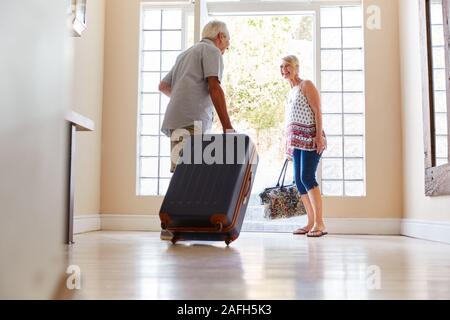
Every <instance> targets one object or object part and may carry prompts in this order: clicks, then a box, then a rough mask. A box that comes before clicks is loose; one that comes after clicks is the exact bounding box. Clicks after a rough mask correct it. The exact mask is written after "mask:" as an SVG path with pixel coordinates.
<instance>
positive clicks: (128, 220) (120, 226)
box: [101, 214, 161, 231]
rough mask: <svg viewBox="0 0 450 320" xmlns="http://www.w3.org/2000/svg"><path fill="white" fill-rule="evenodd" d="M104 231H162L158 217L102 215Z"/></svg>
mask: <svg viewBox="0 0 450 320" xmlns="http://www.w3.org/2000/svg"><path fill="white" fill-rule="evenodd" d="M101 219H102V224H101V229H102V230H108V231H161V221H160V220H159V216H158V215H136V214H101Z"/></svg>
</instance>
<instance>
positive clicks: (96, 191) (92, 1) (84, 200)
mask: <svg viewBox="0 0 450 320" xmlns="http://www.w3.org/2000/svg"><path fill="white" fill-rule="evenodd" d="M86 14H87V28H86V30H84V32H83V33H82V36H81V37H73V38H71V39H70V43H71V45H72V47H73V61H74V63H73V68H74V69H73V85H72V87H73V96H72V99H73V102H72V104H71V108H72V109H73V110H74V111H76V112H78V113H80V114H82V115H84V116H85V117H88V118H90V119H92V120H93V121H94V124H95V130H94V131H93V132H78V133H77V150H76V167H75V172H76V176H75V203H74V214H75V216H80V215H92V214H99V213H100V194H101V192H100V181H101V180H100V179H101V151H102V106H103V48H104V36H105V33H104V31H105V30H104V28H105V0H89V1H87V9H86Z"/></svg>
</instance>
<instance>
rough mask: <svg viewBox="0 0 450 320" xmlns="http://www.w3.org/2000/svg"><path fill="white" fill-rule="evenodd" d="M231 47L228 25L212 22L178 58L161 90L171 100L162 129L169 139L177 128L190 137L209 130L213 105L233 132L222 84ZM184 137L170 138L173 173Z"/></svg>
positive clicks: (222, 121) (225, 130) (227, 129)
mask: <svg viewBox="0 0 450 320" xmlns="http://www.w3.org/2000/svg"><path fill="white" fill-rule="evenodd" d="M229 45H230V36H229V33H228V29H227V26H226V24H225V23H223V22H221V21H211V22H209V23H208V24H207V25H206V26H205V27H204V28H203V32H202V40H201V41H200V42H198V43H197V44H195V45H194V46H192V47H191V48H189V49H187V50H186V51H184V52H183V53H181V54H180V55H179V56H178V58H177V60H176V62H175V65H174V66H173V67H172V70H170V72H169V73H168V74H167V75H166V76H165V77H164V79H163V80H162V81H161V83H160V84H159V91H161V92H162V93H164V94H165V95H167V96H168V97H170V101H169V104H168V106H167V110H166V114H165V116H164V121H163V123H162V127H161V131H162V132H163V133H164V134H165V135H167V136H169V137H170V136H172V134H173V133H174V131H175V130H177V129H184V131H183V132H185V133H186V134H190V135H192V134H194V133H197V132H198V133H201V132H205V131H207V130H209V129H210V128H211V125H212V121H213V108H212V105H214V107H215V109H216V112H217V114H218V116H219V119H220V122H221V124H222V127H223V131H224V132H230V131H231V132H233V131H234V129H233V127H232V126H231V122H230V118H229V116H228V112H227V107H226V101H225V95H224V92H223V90H222V87H221V85H220V82H221V79H222V72H223V58H222V55H223V54H224V52H225V50H226V49H228V47H229ZM194 124H196V126H194ZM198 124H200V125H198ZM199 127H201V128H199ZM200 130H201V131H200ZM182 138H183V137H182V135H181V137H179V136H178V135H175V134H174V136H173V137H172V138H171V149H172V157H171V161H172V166H171V170H170V171H171V172H174V171H175V167H176V162H177V160H178V156H179V151H178V150H179V149H180V148H179V147H178V148H177V149H175V148H176V147H177V144H178V143H179V142H180V141H182Z"/></svg>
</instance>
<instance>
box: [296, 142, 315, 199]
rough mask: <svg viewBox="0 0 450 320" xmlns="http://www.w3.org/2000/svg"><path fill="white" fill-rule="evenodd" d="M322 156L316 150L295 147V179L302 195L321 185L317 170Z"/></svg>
mask: <svg viewBox="0 0 450 320" xmlns="http://www.w3.org/2000/svg"><path fill="white" fill-rule="evenodd" d="M321 156H322V155H321V154H318V153H317V152H316V151H305V150H300V149H294V154H293V161H294V179H295V184H296V185H297V189H298V192H299V193H300V194H301V195H305V194H308V191H310V190H311V189H314V188H315V187H318V186H319V184H318V183H317V180H316V171H317V166H318V165H319V161H320V158H321Z"/></svg>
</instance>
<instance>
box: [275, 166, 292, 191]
mask: <svg viewBox="0 0 450 320" xmlns="http://www.w3.org/2000/svg"><path fill="white" fill-rule="evenodd" d="M288 162H289V160H288V159H286V160H285V161H284V164H283V168H282V169H281V172H280V176H279V177H278V182H277V186H276V187H277V188H278V187H279V186H280V180H281V176H283V181H282V183H281V187H284V179H285V178H286V171H287V166H288Z"/></svg>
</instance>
